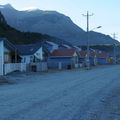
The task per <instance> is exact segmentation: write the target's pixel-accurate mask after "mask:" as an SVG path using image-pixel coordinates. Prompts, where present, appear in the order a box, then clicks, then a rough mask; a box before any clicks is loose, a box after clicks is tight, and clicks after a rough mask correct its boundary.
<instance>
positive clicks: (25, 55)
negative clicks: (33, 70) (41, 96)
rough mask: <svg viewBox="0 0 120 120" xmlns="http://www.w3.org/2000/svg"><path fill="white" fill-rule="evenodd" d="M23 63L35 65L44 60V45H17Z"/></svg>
mask: <svg viewBox="0 0 120 120" xmlns="http://www.w3.org/2000/svg"><path fill="white" fill-rule="evenodd" d="M16 48H17V50H18V52H19V54H20V56H21V58H22V60H21V62H22V63H26V64H29V63H34V62H40V61H42V60H44V57H43V56H44V55H43V54H44V53H43V47H42V43H35V44H27V45H25V44H24V45H16Z"/></svg>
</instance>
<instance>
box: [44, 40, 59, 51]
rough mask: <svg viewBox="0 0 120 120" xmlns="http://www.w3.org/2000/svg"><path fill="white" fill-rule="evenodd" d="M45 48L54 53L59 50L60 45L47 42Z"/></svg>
mask: <svg viewBox="0 0 120 120" xmlns="http://www.w3.org/2000/svg"><path fill="white" fill-rule="evenodd" d="M43 44H44V47H45V48H46V49H47V50H48V51H49V52H50V53H52V52H53V51H54V50H56V49H58V47H59V45H58V44H57V43H54V42H51V41H45V42H44V43H43Z"/></svg>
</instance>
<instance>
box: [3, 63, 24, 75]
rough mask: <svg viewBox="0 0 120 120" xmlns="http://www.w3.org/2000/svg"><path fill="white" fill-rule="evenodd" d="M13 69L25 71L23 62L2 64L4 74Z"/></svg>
mask: <svg viewBox="0 0 120 120" xmlns="http://www.w3.org/2000/svg"><path fill="white" fill-rule="evenodd" d="M14 71H21V72H23V71H26V64H25V63H6V64H4V74H5V75H6V74H8V73H11V72H14Z"/></svg>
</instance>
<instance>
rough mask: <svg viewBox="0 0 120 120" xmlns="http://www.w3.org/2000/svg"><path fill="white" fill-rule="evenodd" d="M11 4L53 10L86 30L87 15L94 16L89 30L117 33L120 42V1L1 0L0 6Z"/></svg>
mask: <svg viewBox="0 0 120 120" xmlns="http://www.w3.org/2000/svg"><path fill="white" fill-rule="evenodd" d="M7 3H10V4H11V5H12V6H13V7H14V8H15V9H17V10H26V9H34V8H39V9H40V10H52V11H58V12H60V13H63V14H65V15H66V16H69V17H70V18H71V19H72V21H73V22H74V23H75V24H77V25H78V26H79V27H81V28H82V29H84V30H86V17H83V16H82V14H86V13H87V11H89V13H90V14H92V13H93V14H94V15H93V16H91V17H90V18H89V29H90V30H92V29H93V28H96V27H98V26H102V28H100V29H94V31H96V32H101V33H104V34H107V35H111V36H112V34H113V33H116V39H117V40H119V41H120V33H119V29H120V14H119V11H120V7H119V6H120V0H29V2H28V0H23V1H22V0H0V4H1V5H4V4H7Z"/></svg>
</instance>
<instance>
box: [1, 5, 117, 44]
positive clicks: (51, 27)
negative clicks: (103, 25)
mask: <svg viewBox="0 0 120 120" xmlns="http://www.w3.org/2000/svg"><path fill="white" fill-rule="evenodd" d="M1 7H3V8H2V9H1V8H0V10H1V12H2V13H3V15H4V16H5V18H6V20H7V23H8V24H9V25H11V26H12V27H14V28H16V29H18V30H20V31H24V32H36V33H42V34H48V35H51V36H55V37H57V38H60V39H64V40H66V41H67V42H70V43H71V44H73V45H85V44H87V37H86V36H87V35H86V32H85V31H84V30H83V29H82V28H80V27H79V26H77V25H76V24H75V23H73V21H72V20H71V19H70V17H68V16H66V15H64V14H61V13H58V12H56V11H42V10H39V9H37V10H35V11H26V10H25V11H18V10H16V9H14V8H13V7H12V6H10V5H6V6H4V5H2V6H1ZM11 16H13V17H11ZM89 36H90V44H93V45H94V44H114V43H118V41H116V40H114V39H112V38H111V37H110V36H108V35H104V34H102V33H97V32H93V31H91V32H89Z"/></svg>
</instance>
